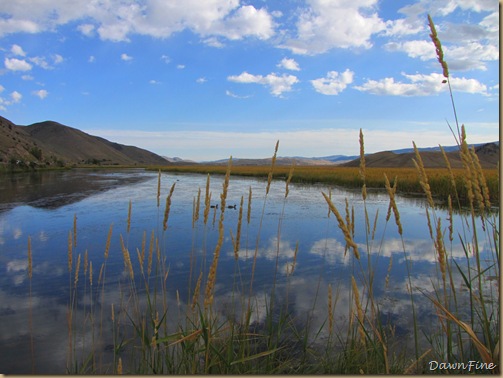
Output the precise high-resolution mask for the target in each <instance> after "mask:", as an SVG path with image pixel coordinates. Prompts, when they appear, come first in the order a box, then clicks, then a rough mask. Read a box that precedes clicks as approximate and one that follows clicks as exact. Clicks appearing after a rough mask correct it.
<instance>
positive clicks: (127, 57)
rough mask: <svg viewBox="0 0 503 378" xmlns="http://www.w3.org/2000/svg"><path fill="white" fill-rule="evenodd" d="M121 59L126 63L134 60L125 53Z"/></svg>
mask: <svg viewBox="0 0 503 378" xmlns="http://www.w3.org/2000/svg"><path fill="white" fill-rule="evenodd" d="M121 59H122V60H123V61H125V62H129V61H131V60H133V57H132V56H129V55H128V54H125V53H123V54H121Z"/></svg>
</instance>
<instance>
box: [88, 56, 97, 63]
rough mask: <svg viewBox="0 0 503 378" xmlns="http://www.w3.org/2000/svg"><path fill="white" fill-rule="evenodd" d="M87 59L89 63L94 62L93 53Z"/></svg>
mask: <svg viewBox="0 0 503 378" xmlns="http://www.w3.org/2000/svg"><path fill="white" fill-rule="evenodd" d="M87 61H88V62H89V63H94V62H96V58H95V56H94V55H91V56H90V57H89V59H88V60H87Z"/></svg>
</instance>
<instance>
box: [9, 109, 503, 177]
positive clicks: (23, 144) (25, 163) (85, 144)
mask: <svg viewBox="0 0 503 378" xmlns="http://www.w3.org/2000/svg"><path fill="white" fill-rule="evenodd" d="M473 147H474V148H475V151H476V153H477V156H478V157H479V160H480V163H481V165H482V167H484V168H496V167H497V166H498V163H499V161H500V148H499V142H498V141H497V142H491V143H485V144H477V145H473ZM457 149H458V147H457V146H448V147H444V150H445V151H446V153H447V155H448V157H449V160H450V162H451V166H452V167H453V168H456V167H461V160H460V158H459V153H458V152H457ZM419 151H420V152H421V157H422V159H423V162H424V165H425V166H426V167H430V168H437V167H445V163H444V158H443V157H442V155H441V153H440V152H439V151H440V149H439V148H438V147H432V148H420V149H419ZM413 158H414V152H413V149H412V148H406V149H400V150H394V151H383V152H377V153H374V154H368V155H365V162H366V166H367V167H413V166H414V165H413V161H412V159H413ZM227 162H228V160H227V159H223V160H216V161H208V162H204V163H201V164H227ZM232 163H233V165H269V164H271V158H266V159H242V158H233V159H232ZM293 163H295V164H297V165H340V166H347V167H352V166H358V165H359V164H360V157H359V156H346V155H331V156H325V157H311V158H308V157H301V156H294V157H278V158H277V160H276V164H278V165H291V164H293ZM86 164H90V165H91V164H92V165H128V166H148V165H182V164H183V165H186V164H198V163H196V162H194V161H190V160H184V159H182V158H179V157H172V158H170V157H163V156H159V155H156V154H154V153H152V152H150V151H147V150H144V149H141V148H138V147H134V146H126V145H123V144H119V143H114V142H110V141H108V140H106V139H104V138H100V137H97V136H92V135H89V134H86V133H84V132H83V131H80V130H78V129H75V128H72V127H69V126H65V125H62V124H60V123H57V122H54V121H45V122H39V123H34V124H32V125H28V126H18V125H15V124H14V123H12V122H11V121H9V120H8V119H6V118H3V117H0V166H2V165H3V166H4V167H8V166H20V167H37V166H69V165H70V166H71V165H86Z"/></svg>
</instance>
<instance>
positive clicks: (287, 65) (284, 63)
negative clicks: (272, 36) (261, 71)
mask: <svg viewBox="0 0 503 378" xmlns="http://www.w3.org/2000/svg"><path fill="white" fill-rule="evenodd" d="M277 67H279V68H284V69H287V70H290V71H300V67H299V63H297V62H296V61H295V59H289V58H283V59H281V62H279V63H278V64H277Z"/></svg>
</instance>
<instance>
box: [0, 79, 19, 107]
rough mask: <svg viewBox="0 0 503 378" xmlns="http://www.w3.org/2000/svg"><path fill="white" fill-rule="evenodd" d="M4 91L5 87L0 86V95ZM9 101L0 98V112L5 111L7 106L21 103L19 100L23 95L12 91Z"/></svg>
mask: <svg viewBox="0 0 503 378" xmlns="http://www.w3.org/2000/svg"><path fill="white" fill-rule="evenodd" d="M3 91H5V87H3V86H2V85H0V93H2V92H3ZM9 97H10V99H5V98H3V97H0V110H2V111H6V110H7V106H11V105H13V104H16V103H18V102H21V99H22V98H23V95H22V94H21V93H19V92H18V91H13V92H11V93H10V95H9Z"/></svg>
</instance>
